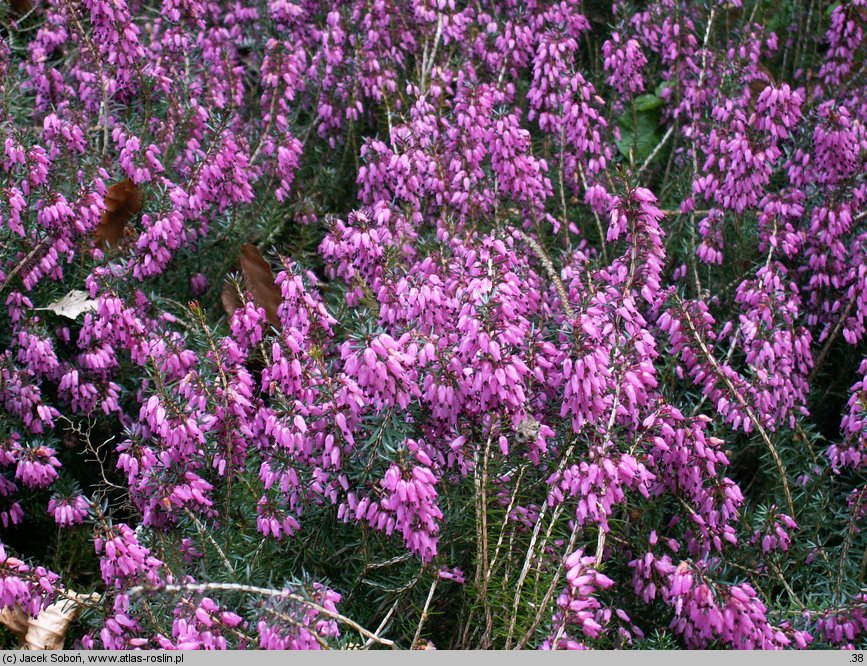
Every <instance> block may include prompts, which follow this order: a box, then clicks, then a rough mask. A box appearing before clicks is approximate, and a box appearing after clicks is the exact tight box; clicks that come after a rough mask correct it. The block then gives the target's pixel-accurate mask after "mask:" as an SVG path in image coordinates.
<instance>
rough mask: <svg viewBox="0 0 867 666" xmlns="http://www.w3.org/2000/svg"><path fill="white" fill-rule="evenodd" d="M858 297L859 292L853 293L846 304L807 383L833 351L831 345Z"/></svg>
mask: <svg viewBox="0 0 867 666" xmlns="http://www.w3.org/2000/svg"><path fill="white" fill-rule="evenodd" d="M857 299H858V292H855V293H854V294H852V298H850V299H849V303H848V304H847V305H846V309H845V310H844V311H843V314H842V315H840V319H839V320H838V321H837V324H836V325H835V326H834V330H833V331H831V335H829V336H828V339H827V340H826V341H825V346H824V347H822V351H821V352H819V356H818V358H817V359H816V362H815V363H813V369H812V370H810V374H809V375H807V383H808V384H809V383H812V381H813V379H815V377H816V374H817V373H818V372H819V368H820V367H822V364H823V363H824V362H825V357H826V356H827V355H828V352H829V351H831V345H832V344H833V342H834V340H836V339H837V336H838V335H839V334H840V331H841V329H842V328H843V324H844V323H845V321H846V320H847V319H848V318H849V314H850V313H851V312H852V308H853V307H855V301H856V300H857Z"/></svg>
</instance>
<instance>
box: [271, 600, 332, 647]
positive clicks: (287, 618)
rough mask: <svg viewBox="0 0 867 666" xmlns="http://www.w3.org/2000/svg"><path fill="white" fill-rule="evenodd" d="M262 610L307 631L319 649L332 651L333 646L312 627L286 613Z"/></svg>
mask: <svg viewBox="0 0 867 666" xmlns="http://www.w3.org/2000/svg"><path fill="white" fill-rule="evenodd" d="M262 610H263V611H265V612H266V613H268V614H269V615H272V616H273V617H276V618H278V619H280V620H283V621H284V622H288V623H289V624H291V625H292V626H294V627H298V628H299V629H305V630H306V631H309V632H310V635H311V636H313V638H314V640H315V641H316V642H317V643H319V647H321V648H322V649H323V650H330V649H331V646H330V645H329V644H328V642H327V641H326V640H325V639H324V638H322V636H320V635H319V634H318V633H317V632H316V631H314V630H313V629H312V628H311V627H308V626H306V625H304V624H302V623H301V622H299V621H298V620H296V619H295V618H294V617H292V616H290V615H286V614H285V613H278V612H277V611H275V610H273V609H272V608H263V609H262Z"/></svg>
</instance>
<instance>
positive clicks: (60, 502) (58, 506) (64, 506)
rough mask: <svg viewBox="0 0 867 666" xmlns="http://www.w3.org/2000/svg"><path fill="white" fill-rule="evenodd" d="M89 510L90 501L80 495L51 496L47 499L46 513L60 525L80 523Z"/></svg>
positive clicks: (70, 525) (66, 525)
mask: <svg viewBox="0 0 867 666" xmlns="http://www.w3.org/2000/svg"><path fill="white" fill-rule="evenodd" d="M89 512H90V502H88V501H87V499H85V498H84V496H82V495H75V496H74V497H61V496H60V495H55V496H53V497H52V498H51V499H50V500H49V501H48V513H50V514H51V515H52V516H53V517H54V522H56V523H57V524H58V525H59V526H60V527H72V526H73V525H81V524H82V523H83V522H84V519H85V518H87V515H88V513H89Z"/></svg>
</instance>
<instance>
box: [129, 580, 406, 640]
mask: <svg viewBox="0 0 867 666" xmlns="http://www.w3.org/2000/svg"><path fill="white" fill-rule="evenodd" d="M212 591H216V592H244V593H247V594H257V595H259V596H263V597H276V598H280V599H290V600H292V601H295V602H298V603H299V604H304V605H305V606H309V607H310V608H312V609H314V610H316V611H318V612H320V613H322V614H323V615H326V616H327V617H330V618H332V619H333V620H337V621H338V622H342V623H343V624H345V625H347V626H348V627H352V628H353V629H355V631H357V632H358V633H359V634H361V635H362V636H364V637H365V638H368V639H371V640H373V641H375V642H376V643H379V644H380V645H385V646H387V647H390V648H391V649H393V650H394V649H397V646H396V645H395V643H394V641H392V640H389V639H388V638H382V637H381V636H377V635H376V634H375V633H374V632H372V631H370V630H368V629H365V628H364V627H362V626H361V625H360V624H358V623H357V622H356V621H355V620H353V619H351V618H348V617H346V616H345V615H341V614H340V613H337V612H335V611H333V610H329V609H328V608H325V606H322V605H320V604H317V603H316V602H315V601H311V600H310V599H305V598H304V597H303V596H301V595H300V594H295V593H294V592H289V591H288V590H275V589H272V588H267V587H257V586H255V585H241V584H239V583H186V584H183V585H169V584H158V585H152V584H146V585H137V586H135V587H133V588H130V590H129V593H128V595H129V598H130V599H135V598H136V597H138V596H141V595H142V594H155V593H159V592H168V593H174V592H212Z"/></svg>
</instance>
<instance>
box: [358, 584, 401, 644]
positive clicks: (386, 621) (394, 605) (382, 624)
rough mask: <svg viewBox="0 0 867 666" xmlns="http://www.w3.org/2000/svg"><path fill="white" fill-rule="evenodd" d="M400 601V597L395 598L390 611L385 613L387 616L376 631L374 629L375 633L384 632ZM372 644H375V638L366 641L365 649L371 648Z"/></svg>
mask: <svg viewBox="0 0 867 666" xmlns="http://www.w3.org/2000/svg"><path fill="white" fill-rule="evenodd" d="M399 603H400V597H398V598H397V599H395V600H394V603H393V604H392V605H391V609H389V611H388V613H386V614H385V617H384V618H383V619H382V622H380V623H379V626H378V627H377V628H376V631H374V632H373V633H375V634H376V635H379V634H381V633H382V632H383V630H384V629H385V627H386V626H387V625H388V621H389V620H390V619H391V616H392V615H394V611H396V610H397V605H398V604H399ZM371 645H373V639H372V638H368V639H367V641H366V642H365V643H364V649H365V650H367V649H369V648H370V646H371Z"/></svg>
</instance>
